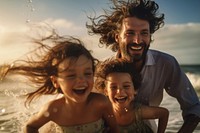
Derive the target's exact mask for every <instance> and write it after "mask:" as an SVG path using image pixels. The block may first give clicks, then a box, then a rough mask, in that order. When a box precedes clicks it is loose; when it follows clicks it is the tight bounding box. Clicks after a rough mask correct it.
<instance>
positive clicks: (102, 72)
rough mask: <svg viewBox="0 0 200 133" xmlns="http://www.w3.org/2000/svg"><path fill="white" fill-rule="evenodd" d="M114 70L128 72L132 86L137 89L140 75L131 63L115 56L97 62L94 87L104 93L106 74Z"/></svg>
mask: <svg viewBox="0 0 200 133" xmlns="http://www.w3.org/2000/svg"><path fill="white" fill-rule="evenodd" d="M115 72H119V73H128V74H130V76H131V79H132V82H133V86H134V88H135V89H136V90H137V89H138V88H139V87H140V84H141V76H140V74H139V73H138V72H137V71H136V69H135V68H134V65H133V63H130V62H128V61H125V60H123V59H120V58H117V59H107V60H105V61H104V62H101V63H100V62H99V64H98V65H97V69H96V72H95V83H94V86H95V89H96V90H97V91H99V92H101V93H104V89H105V87H106V78H107V76H108V75H109V74H111V73H115Z"/></svg>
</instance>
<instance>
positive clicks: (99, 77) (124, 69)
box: [95, 59, 169, 133]
mask: <svg viewBox="0 0 200 133" xmlns="http://www.w3.org/2000/svg"><path fill="white" fill-rule="evenodd" d="M134 70H135V69H134V68H133V65H132V64H131V63H128V62H126V61H123V60H122V59H114V60H107V61H105V62H103V63H102V64H101V65H99V66H98V67H97V72H96V80H95V88H96V89H97V90H101V91H103V93H104V94H105V95H107V96H108V98H109V99H110V101H111V103H112V105H113V109H114V114H115V117H116V119H117V123H118V125H119V127H120V133H151V132H153V131H152V130H151V129H150V128H149V127H148V126H147V125H146V124H145V123H144V122H143V121H142V120H145V119H159V121H158V131H157V132H158V133H164V131H165V129H166V126H167V122H168V115H169V112H168V110H167V109H165V108H162V107H150V106H144V105H141V104H139V103H134V98H135V95H136V94H137V91H136V90H137V88H138V87H139V85H140V80H141V79H140V75H139V74H138V73H136V71H134Z"/></svg>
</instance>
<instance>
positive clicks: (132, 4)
mask: <svg viewBox="0 0 200 133" xmlns="http://www.w3.org/2000/svg"><path fill="white" fill-rule="evenodd" d="M111 1H112V2H113V5H114V7H110V9H111V10H110V11H108V10H105V14H104V15H100V16H98V17H89V16H88V18H89V20H90V21H91V24H88V23H86V27H87V29H88V33H89V34H90V35H94V34H97V35H100V39H99V42H100V44H102V46H104V45H105V46H106V48H107V47H108V48H110V49H111V50H112V51H113V52H116V51H117V50H118V49H119V47H118V44H117V42H116V41H115V35H116V33H118V32H119V31H120V29H121V26H122V22H123V19H124V18H127V17H136V18H139V19H142V20H145V21H148V22H149V25H150V33H151V34H153V33H154V32H155V31H156V30H158V29H159V28H160V27H162V26H163V25H164V14H159V13H158V9H159V6H158V4H157V3H155V2H154V1H151V0H127V2H126V1H121V0H111Z"/></svg>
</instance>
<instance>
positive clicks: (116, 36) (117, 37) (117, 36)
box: [115, 34, 119, 43]
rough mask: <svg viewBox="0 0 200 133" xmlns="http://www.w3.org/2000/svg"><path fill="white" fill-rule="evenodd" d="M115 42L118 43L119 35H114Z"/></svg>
mask: <svg viewBox="0 0 200 133" xmlns="http://www.w3.org/2000/svg"><path fill="white" fill-rule="evenodd" d="M115 41H116V42H117V43H119V34H115Z"/></svg>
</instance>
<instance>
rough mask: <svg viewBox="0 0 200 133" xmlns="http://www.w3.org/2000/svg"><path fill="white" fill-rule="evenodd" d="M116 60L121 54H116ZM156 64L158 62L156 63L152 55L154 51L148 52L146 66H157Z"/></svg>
mask: <svg viewBox="0 0 200 133" xmlns="http://www.w3.org/2000/svg"><path fill="white" fill-rule="evenodd" d="M114 57H115V58H118V57H119V54H118V53H116V54H115V56H114ZM155 64H156V62H155V59H154V57H153V53H152V50H150V49H149V50H148V51H147V58H146V60H145V66H148V65H149V66H150V65H155Z"/></svg>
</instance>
